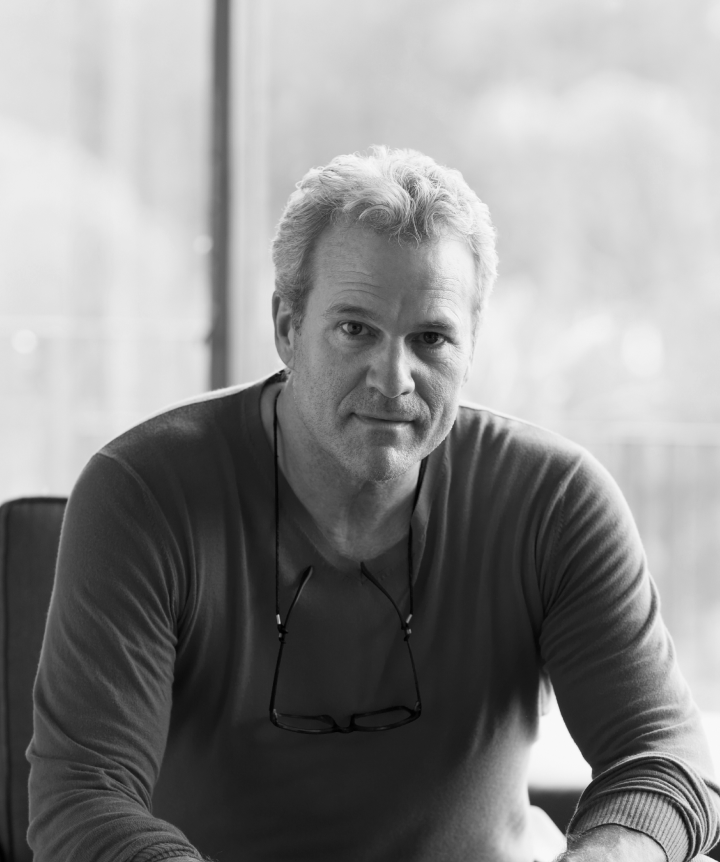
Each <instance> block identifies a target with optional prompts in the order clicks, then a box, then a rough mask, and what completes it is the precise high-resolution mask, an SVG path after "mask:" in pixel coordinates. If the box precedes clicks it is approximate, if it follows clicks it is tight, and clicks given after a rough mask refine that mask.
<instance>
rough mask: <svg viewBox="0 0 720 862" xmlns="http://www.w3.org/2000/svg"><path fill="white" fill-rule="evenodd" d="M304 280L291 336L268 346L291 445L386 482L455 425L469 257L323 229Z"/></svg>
mask: <svg viewBox="0 0 720 862" xmlns="http://www.w3.org/2000/svg"><path fill="white" fill-rule="evenodd" d="M313 270H314V278H313V285H312V288H311V290H310V293H309V296H308V297H307V304H306V310H305V316H304V318H303V322H302V324H301V326H300V329H299V331H298V330H295V329H293V328H291V327H290V328H288V327H286V329H287V337H286V339H285V341H284V347H283V346H281V341H282V339H278V348H279V350H280V353H281V356H282V358H283V359H284V361H285V362H286V364H287V365H288V367H290V368H291V369H292V376H291V381H292V386H291V389H292V394H293V401H294V406H293V410H294V411H296V415H297V418H299V420H300V421H299V422H296V423H295V425H296V429H297V433H299V434H300V437H301V438H302V439H301V440H300V441H298V442H301V443H302V444H304V446H303V448H304V450H305V451H306V452H307V454H308V456H309V457H311V458H313V459H316V458H319V459H321V460H323V459H330V460H331V461H334V462H335V464H336V466H340V467H341V468H342V469H343V470H344V471H345V472H346V473H347V474H349V475H350V476H351V477H352V478H353V480H354V481H370V482H383V481H388V480H391V479H394V478H397V477H399V476H400V475H402V474H403V473H405V472H406V471H407V470H409V469H410V468H411V467H413V465H415V464H417V463H418V462H419V461H420V460H421V459H422V458H424V457H425V456H426V455H427V454H428V453H430V452H431V451H432V450H433V449H435V448H436V446H438V444H439V443H440V442H441V441H442V440H443V439H444V438H445V437H446V436H447V434H448V432H449V431H450V428H451V427H452V424H453V422H454V420H455V415H456V412H457V406H458V399H459V393H460V388H461V386H462V385H463V383H464V382H465V379H466V377H467V373H468V371H469V368H470V363H471V361H472V353H473V340H474V339H473V335H474V327H475V325H476V312H475V309H476V289H477V288H476V276H475V262H474V259H473V256H472V253H471V252H470V250H469V248H468V247H467V245H466V244H465V243H463V242H462V241H460V240H456V239H451V238H445V239H442V240H438V241H435V242H432V243H423V244H421V245H420V246H419V247H414V246H409V247H408V246H400V245H398V243H397V242H395V241H392V240H388V239H387V238H386V237H382V236H378V235H377V234H375V233H373V232H372V231H370V230H368V229H366V228H362V227H359V226H357V225H352V226H333V227H331V228H329V229H328V230H326V231H325V233H324V234H322V236H321V237H320V239H319V241H318V244H317V246H316V249H315V256H314V267H313ZM279 308H280V309H282V308H283V305H282V303H281V304H280V306H279ZM279 314H280V316H281V315H282V311H280V312H279ZM277 321H278V313H276V325H277Z"/></svg>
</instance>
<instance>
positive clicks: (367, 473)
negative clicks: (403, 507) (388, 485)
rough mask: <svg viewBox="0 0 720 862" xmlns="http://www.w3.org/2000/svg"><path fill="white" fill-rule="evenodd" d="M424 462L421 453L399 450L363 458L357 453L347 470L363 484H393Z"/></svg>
mask: <svg viewBox="0 0 720 862" xmlns="http://www.w3.org/2000/svg"><path fill="white" fill-rule="evenodd" d="M421 460H422V455H421V454H420V453H417V454H416V453H415V452H414V451H412V452H407V451H404V452H398V451H397V450H393V449H390V450H387V449H386V450H381V451H380V452H378V451H375V452H371V453H367V454H366V457H364V458H363V457H362V455H361V453H356V455H355V457H353V458H351V459H349V460H348V462H347V463H346V465H345V466H346V469H347V470H348V472H349V473H350V474H351V475H353V476H355V478H356V479H359V480H360V481H363V482H377V483H378V484H381V483H383V482H392V481H393V480H394V479H399V478H400V476H402V475H404V474H405V473H407V471H408V470H410V469H412V468H413V467H414V466H415V465H416V464H417V463H419V462H420V461H421Z"/></svg>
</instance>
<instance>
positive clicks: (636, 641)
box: [537, 456, 720, 862]
mask: <svg viewBox="0 0 720 862" xmlns="http://www.w3.org/2000/svg"><path fill="white" fill-rule="evenodd" d="M556 503H557V505H556V506H555V507H554V513H553V516H552V517H551V518H550V519H549V520H548V522H547V526H548V530H547V532H546V533H545V536H546V537H547V540H546V541H544V542H543V541H541V542H540V543H539V544H538V546H537V548H538V551H539V563H540V588H541V593H542V603H543V614H544V619H543V623H542V630H541V633H540V648H541V654H542V657H543V660H544V661H545V663H546V667H547V670H548V671H549V673H550V677H551V679H552V682H553V686H554V688H555V692H556V695H557V699H558V703H559V705H560V709H561V712H562V714H563V717H564V719H565V723H566V724H567V726H568V729H569V730H570V733H571V735H572V736H573V738H574V739H575V741H576V742H577V744H578V746H579V748H580V750H581V751H582V753H583V755H584V756H585V759H586V760H587V761H588V762H589V763H590V765H591V766H592V768H593V776H594V779H593V781H592V782H591V784H590V785H589V787H588V788H586V790H585V792H584V793H583V796H582V798H581V801H580V804H579V806H578V810H577V811H576V813H575V815H574V817H573V820H572V822H571V824H570V827H569V845H568V847H569V849H568V855H566V856H565V857H561V859H566V860H567V862H571V860H572V862H585V860H588V862H596V860H597V862H610V860H613V862H616V860H620V859H623V858H625V856H621V855H620V854H621V853H622V854H625V855H626V856H627V858H628V859H630V858H632V859H633V860H638V859H641V858H647V859H649V860H653V859H655V858H658V859H659V860H660V862H665V860H666V859H667V860H669V862H685V860H687V859H693V858H694V857H695V855H697V854H698V853H702V852H703V850H705V849H707V848H708V847H710V846H712V844H713V843H714V842H715V841H717V839H718V837H720V826H719V821H718V812H717V810H716V808H715V806H714V804H713V803H714V800H713V798H712V797H713V793H712V788H714V784H713V782H712V780H708V779H711V776H712V764H711V760H710V757H709V751H708V749H707V743H706V740H705V738H704V734H703V730H702V726H701V721H700V715H699V712H698V710H697V707H696V706H695V704H694V702H693V700H692V697H691V695H690V693H689V690H688V688H687V685H686V683H685V681H684V680H683V678H682V676H681V674H680V672H679V670H678V667H677V662H676V659H675V653H674V647H673V644H672V642H671V640H670V638H669V635H668V633H667V631H666V629H665V627H664V625H663V623H662V620H661V618H660V615H659V602H658V596H657V591H656V590H655V587H654V585H653V584H652V581H651V579H650V576H649V573H648V571H647V564H646V560H645V555H644V551H643V548H642V545H641V543H640V539H639V536H638V534H637V529H636V527H635V524H634V521H633V519H632V516H631V515H630V512H629V509H628V507H627V504H626V503H625V501H624V499H623V497H622V494H621V493H620V491H619V489H618V488H617V486H616V485H615V483H614V482H613V480H612V479H611V478H610V476H609V474H607V471H605V470H604V469H603V468H602V467H601V466H600V465H599V464H597V462H595V461H594V459H592V458H590V457H589V456H587V457H582V458H581V459H579V461H578V463H577V464H576V468H575V469H574V470H573V471H571V472H570V473H569V474H568V476H567V479H566V482H565V483H564V485H563V487H562V489H561V495H560V496H559V497H558V499H557V501H556ZM610 826H614V827H616V828H614V829H612V830H611V829H610V828H609V827H610ZM636 836H639V837H636ZM658 849H659V852H660V855H659V856H658V855H657V853H658ZM641 852H642V853H645V857H643V856H640V855H639V853H641Z"/></svg>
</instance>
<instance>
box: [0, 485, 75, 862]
mask: <svg viewBox="0 0 720 862" xmlns="http://www.w3.org/2000/svg"><path fill="white" fill-rule="evenodd" d="M65 503H66V500H65V498H61V497H26V498H22V499H17V500H10V501H9V502H7V503H4V504H3V505H2V506H0V856H1V858H2V859H3V862H32V851H31V850H30V848H29V847H28V844H27V840H26V837H25V836H26V834H27V828H28V778H29V773H30V766H29V764H28V762H27V760H26V759H25V750H26V749H27V747H28V745H29V744H30V738H31V737H32V732H33V726H32V711H33V710H32V688H33V683H34V681H35V674H36V672H37V666H38V660H39V658H40V647H41V646H42V639H43V634H44V631H45V619H46V617H47V611H48V606H49V604H50V593H51V592H52V585H53V580H54V577H55V560H56V558H57V551H58V543H59V541H60V527H61V525H62V519H63V514H64V512H65Z"/></svg>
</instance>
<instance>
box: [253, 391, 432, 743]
mask: <svg viewBox="0 0 720 862" xmlns="http://www.w3.org/2000/svg"><path fill="white" fill-rule="evenodd" d="M279 397H280V393H279V392H278V394H277V395H276V396H275V402H274V405H273V449H274V456H275V458H274V461H275V477H274V478H275V623H276V625H277V630H278V638H279V640H280V646H279V648H278V655H277V660H276V662H275V673H274V675H273V684H272V691H271V693H270V706H269V716H270V721H271V722H272V724H274V725H275V726H276V727H278V728H280V729H281V730H288V731H290V732H292V733H305V734H325V733H353V732H363V733H374V732H379V731H387V730H395V728H398V727H404V726H405V725H406V724H410V723H411V722H413V721H416V720H417V719H418V718H420V716H421V715H422V699H421V697H420V684H419V682H418V677H417V669H416V667H415V659H414V657H413V652H412V648H411V647H410V635H411V634H412V629H411V628H410V622H411V620H412V618H413V609H414V608H413V604H414V603H413V584H412V573H413V557H412V522H411V523H410V526H409V529H408V585H409V594H410V612H409V613H408V615H407V617H405V618H403V615H402V613H401V612H400V608H398V606H397V604H396V603H395V600H394V599H393V597H392V596H391V595H390V593H389V592H388V591H387V590H386V589H385V587H383V585H382V584H381V583H380V582H379V581H378V580H377V579H376V578H375V577H374V576H373V575H372V574H371V573H370V571H369V570H368V568H367V566H366V565H365V563H363V562H361V563H360V571H361V573H362V574H363V575H364V576H365V577H366V578H367V579H368V580H369V581H370V583H372V584H374V586H376V587H377V588H378V589H379V590H380V592H381V593H383V595H384V596H385V597H386V598H387V599H388V600H389V601H390V603H391V604H392V606H393V608H394V609H395V612H396V614H397V615H398V619H399V620H400V628H401V630H402V632H403V640H404V641H405V643H406V644H407V648H408V655H409V657H410V666H411V668H412V673H413V681H414V683H415V695H416V698H417V700H416V702H415V706H414V707H413V708H410V707H408V706H404V705H400V706H389V707H385V708H383V709H376V710H371V711H369V712H355V713H353V714H352V715H351V716H350V722H349V723H348V724H347V725H340V724H338V723H337V722H336V721H335V719H334V718H333V717H332V716H331V715H327V714H319V715H301V714H296V713H282V712H278V711H277V709H275V697H276V694H277V684H278V678H279V675H280V664H281V661H282V656H283V651H284V649H285V638H286V636H287V633H288V629H287V625H288V623H289V621H290V615H291V614H292V611H293V608H294V607H295V605H296V604H297V602H298V599H299V598H300V595H301V593H302V591H303V589H304V588H305V586H306V584H307V582H308V581H309V580H310V578H311V577H312V574H313V566H308V567H307V568H306V569H304V570H303V572H302V573H301V574H300V584H299V586H298V589H297V591H296V592H295V596H294V597H293V600H292V602H291V603H290V607H289V608H288V612H287V614H286V615H285V622H283V621H282V618H281V616H280V493H279V476H278V473H279V469H278V446H277V434H278V418H277V402H278V399H279ZM425 466H426V459H423V461H422V462H421V464H420V470H419V473H418V481H417V485H416V488H415V495H414V499H413V506H412V511H413V512H414V511H415V506H416V504H417V500H418V497H419V496H420V486H421V484H422V479H423V476H424V473H425ZM398 710H402V711H404V712H407V713H408V715H407V717H406V718H403V719H402V720H401V721H396V722H392V723H391V724H387V725H378V726H374V727H370V726H367V727H366V726H363V725H360V724H357V721H356V719H362V718H367V717H369V716H373V715H380V714H381V713H383V712H393V711H398ZM283 715H284V716H287V717H288V718H303V719H312V720H314V721H320V722H323V723H325V724H327V725H328V727H327V728H300V727H291V726H290V725H287V724H283V723H282V721H281V716H283Z"/></svg>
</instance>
